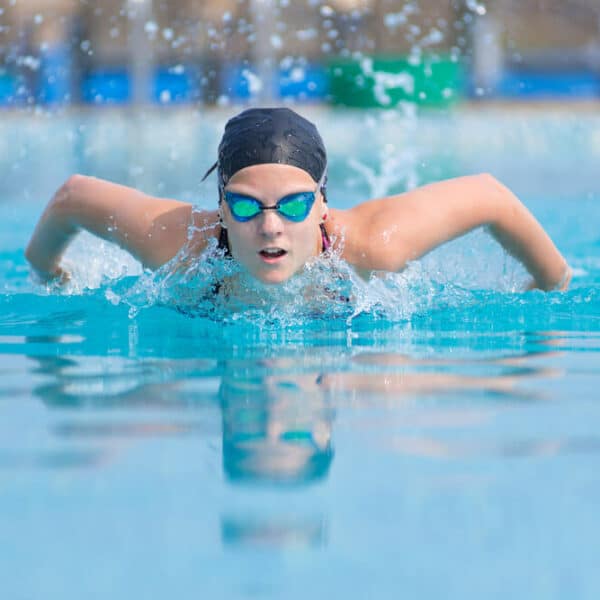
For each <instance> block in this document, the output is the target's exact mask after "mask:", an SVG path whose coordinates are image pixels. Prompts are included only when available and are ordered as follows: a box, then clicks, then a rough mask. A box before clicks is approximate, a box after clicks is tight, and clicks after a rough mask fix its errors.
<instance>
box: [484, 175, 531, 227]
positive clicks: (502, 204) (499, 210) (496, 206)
mask: <svg viewBox="0 0 600 600" xmlns="http://www.w3.org/2000/svg"><path fill="white" fill-rule="evenodd" d="M475 177H476V178H477V181H478V182H479V185H480V186H481V194H480V196H481V198H482V199H485V200H486V201H487V202H486V211H485V212H486V213H487V218H485V221H486V224H487V225H490V226H492V227H493V228H495V227H498V226H500V225H501V224H502V223H504V222H506V221H507V219H508V220H510V219H512V218H514V216H515V211H517V210H518V207H519V205H520V204H521V203H520V202H519V201H518V199H517V197H516V196H515V195H514V194H513V193H512V192H511V191H510V190H509V189H508V188H507V187H506V186H505V185H504V184H503V183H501V182H500V181H499V180H498V179H496V177H494V176H493V175H491V174H490V173H480V174H479V175H476V176H475Z"/></svg>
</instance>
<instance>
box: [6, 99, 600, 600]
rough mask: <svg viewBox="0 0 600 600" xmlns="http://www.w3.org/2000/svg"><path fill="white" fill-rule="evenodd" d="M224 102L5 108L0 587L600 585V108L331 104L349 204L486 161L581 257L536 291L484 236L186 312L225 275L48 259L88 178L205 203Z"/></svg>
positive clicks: (574, 594)
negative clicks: (60, 198) (334, 290)
mask: <svg viewBox="0 0 600 600" xmlns="http://www.w3.org/2000/svg"><path fill="white" fill-rule="evenodd" d="M227 116H228V115H227V114H226V113H225V112H223V113H210V114H207V115H202V114H188V113H185V112H182V113H152V114H145V115H133V116H132V115H128V114H127V113H119V112H114V113H113V112H107V113H103V114H102V115H100V116H99V115H98V114H97V113H89V114H88V113H82V114H78V115H69V116H59V115H52V116H48V115H30V116H27V117H18V116H10V115H8V114H5V115H2V118H1V119H0V133H1V135H0V166H1V168H2V173H3V175H4V176H3V177H2V178H1V180H0V216H1V217H2V218H1V220H0V509H1V510H0V581H1V582H2V597H3V598H10V599H11V600H12V599H14V600H17V599H18V600H21V599H23V600H31V599H37V598H45V599H46V598H60V599H70V598H82V597H85V598H107V597H111V598H114V599H116V598H131V597H136V598H165V597H169V598H178V599H185V598H218V599H220V598H307V597H311V598H325V597H329V598H338V597H339V598H367V597H375V598H397V597H404V596H406V597H412V598H461V599H464V598H503V599H504V598H509V597H512V598H527V599H531V598H544V599H546V598H566V599H569V600H572V599H578V598H586V599H587V598H590V599H591V598H597V597H598V594H599V593H600V570H599V569H598V556H599V555H600V554H599V551H600V542H599V541H598V540H599V539H600V520H599V517H598V505H599V502H600V475H599V469H598V464H599V462H598V461H599V457H600V434H599V433H598V430H599V424H600V404H599V400H600V391H599V390H600V371H599V364H600V362H599V350H600V292H599V288H598V282H599V281H600V182H599V180H598V178H597V164H598V159H599V158H600V114H597V113H594V112H590V111H588V112H581V111H570V112H567V111H554V112H553V111H550V110H549V109H546V110H543V111H542V110H537V111H533V110H526V111H514V110H513V111H508V110H499V109H495V110H492V109H488V110H482V109H480V110H477V111H475V110H470V111H469V110H463V111H462V112H458V113H456V114H454V115H451V116H436V115H424V116H423V117H421V118H419V119H418V120H414V119H412V118H410V115H408V116H407V115H404V116H398V115H393V114H390V113H387V114H385V115H381V114H368V115H365V113H352V112H329V111H326V110H319V109H314V112H312V113H311V114H310V115H309V116H311V117H312V118H313V119H314V120H315V121H317V123H319V125H320V127H321V129H322V130H323V135H324V138H325V141H326V143H327V145H328V147H329V149H330V153H331V177H330V198H331V202H332V204H333V205H334V206H338V207H344V206H350V205H352V204H354V203H355V202H357V201H359V200H360V199H365V198H367V197H369V196H371V195H379V194H382V193H389V192H395V191H400V190H402V189H405V188H406V187H407V186H411V185H414V184H418V183H424V182H426V181H430V180H434V179H439V178H443V177H451V176H455V175H460V174H464V173H473V172H480V171H489V172H492V173H493V174H495V175H496V176H497V177H498V178H499V179H501V180H502V181H504V182H505V183H507V184H508V185H509V186H511V187H512V189H514V191H515V192H517V193H518V194H519V195H520V196H521V197H522V198H523V200H524V201H525V202H526V203H527V205H528V206H529V207H530V209H531V210H532V211H533V212H534V214H535V215H536V216H537V217H538V218H539V219H540V221H541V222H542V223H543V225H544V226H545V227H546V228H547V230H548V231H549V232H550V234H551V235H552V237H553V238H554V239H555V240H556V242H557V245H558V246H559V248H560V249H561V250H562V251H563V253H564V254H565V256H566V257H567V259H568V260H569V262H570V263H571V264H572V266H573V267H574V270H575V277H574V280H573V285H572V288H571V290H570V291H569V292H567V293H549V294H544V293H541V292H527V293H524V292H522V291H521V290H522V289H523V286H524V282H525V281H526V277H525V274H524V273H523V271H522V269H521V268H520V267H519V266H518V265H516V264H515V263H514V262H513V261H512V260H511V259H508V258H506V257H505V256H504V255H503V253H502V252H501V251H500V250H499V249H498V248H497V247H496V246H495V245H494V244H493V243H492V242H491V241H490V240H489V239H488V238H487V237H486V235H485V234H484V233H483V232H476V233H474V234H472V235H470V236H468V237H467V238H466V239H464V240H462V241H457V242H453V243H452V244H450V245H448V246H446V247H444V248H442V249H439V250H437V251H435V252H434V253H432V254H431V255H429V256H427V257H426V258H425V259H424V260H422V261H419V262H418V263H416V264H413V265H411V266H410V267H409V269H408V270H407V271H406V272H405V273H403V274H401V275H396V276H392V277H383V278H379V279H376V280H374V281H372V282H370V283H368V284H361V283H360V282H358V281H355V280H353V279H352V277H351V274H348V273H346V274H347V275H348V276H347V277H345V278H343V284H344V285H345V286H347V287H348V286H349V291H350V293H351V294H352V301H351V302H350V303H349V304H348V303H345V304H344V305H343V306H339V305H338V304H337V303H336V302H335V299H334V300H333V301H332V302H329V303H328V302H324V303H323V302H322V303H320V304H319V303H317V304H310V303H308V301H302V302H298V300H297V298H298V296H299V294H298V288H295V287H294V285H300V287H302V286H303V285H306V286H309V288H308V289H314V285H318V284H319V283H320V281H321V279H320V278H321V276H322V273H321V272H320V270H319V268H315V269H314V273H312V275H310V276H309V277H308V280H307V281H300V283H298V282H295V283H293V284H291V286H292V287H290V288H288V289H284V290H282V291H281V292H280V293H278V294H277V298H272V297H270V298H268V299H269V300H271V302H267V301H265V296H264V294H265V290H255V291H256V294H257V297H258V298H259V300H261V299H262V300H261V301H257V302H255V303H254V304H253V305H252V306H250V305H247V306H244V305H237V306H235V305H230V306H220V307H218V309H215V311H213V312H210V310H200V311H196V312H194V311H190V310H187V311H185V312H186V313H187V314H182V313H181V312H178V311H177V310H175V308H174V307H175V306H176V305H178V301H179V305H181V304H182V303H183V304H186V303H187V304H186V306H187V308H188V309H189V306H190V302H191V303H192V304H193V302H194V301H195V300H194V298H193V297H192V300H190V293H192V292H193V291H194V286H195V285H196V284H199V285H200V284H202V283H203V282H205V280H206V273H204V272H203V271H202V270H201V269H200V270H199V271H198V272H194V273H192V275H191V276H190V278H189V279H188V280H186V281H183V282H182V281H180V280H178V281H175V280H174V279H172V278H170V277H171V276H170V275H169V274H168V273H165V272H161V273H159V274H158V275H150V274H142V273H141V270H140V268H139V265H137V264H136V263H135V262H134V261H133V260H131V259H130V258H128V257H127V256H126V255H124V254H123V253H122V252H120V251H117V250H115V249H114V248H111V247H109V246H107V245H106V244H103V243H100V242H99V241H97V240H95V239H93V238H91V237H85V236H82V237H81V238H80V239H78V240H76V242H75V244H74V245H73V247H72V248H70V249H69V252H68V255H67V257H66V260H67V261H69V263H70V264H71V268H72V271H73V280H72V282H71V283H70V284H69V286H68V287H67V288H66V289H64V290H62V291H57V290H47V289H45V288H43V287H41V286H39V285H37V284H35V283H34V282H32V281H31V280H30V278H29V272H28V269H27V266H26V263H25V261H24V258H23V248H24V246H25V244H26V242H27V239H28V236H29V235H30V233H31V231H32V228H33V225H34V223H35V219H36V218H37V216H38V215H39V214H40V212H41V210H42V208H43V205H44V203H45V202H46V201H47V200H48V199H49V198H50V196H51V194H52V192H53V190H54V189H55V188H56V187H57V186H58V185H59V184H60V183H61V181H62V180H64V179H65V178H66V177H67V176H68V175H69V174H70V173H72V172H83V173H89V174H94V175H97V176H101V177H108V178H111V179H113V180H116V181H120V182H123V183H129V184H132V185H136V186H139V187H140V188H142V189H144V190H146V191H148V192H150V193H153V194H160V195H164V196H168V197H176V198H180V199H184V200H190V201H194V202H197V203H198V204H199V205H200V206H204V207H206V206H209V205H210V203H211V202H212V198H213V189H212V184H204V185H203V186H201V185H200V184H199V178H200V177H199V175H200V174H201V173H203V172H204V170H205V168H206V166H208V165H209V164H210V163H211V162H212V160H213V157H214V152H215V145H216V141H217V140H218V136H219V132H220V128H221V127H222V124H223V122H224V120H225V118H226V117H227ZM213 183H214V182H213ZM340 268H341V269H343V266H341V267H340ZM172 284H173V285H172ZM310 286H313V287H310ZM173 290H175V291H173ZM190 290H191V291H190ZM261 294H262V296H261ZM182 299H185V302H184V300H182ZM273 305H275V306H276V307H277V310H276V311H273V310H271V307H272V306H273Z"/></svg>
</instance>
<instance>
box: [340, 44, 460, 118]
mask: <svg viewBox="0 0 600 600" xmlns="http://www.w3.org/2000/svg"><path fill="white" fill-rule="evenodd" d="M465 77H466V76H465V68H464V65H463V64H462V63H461V62H460V61H458V60H456V59H453V58H452V57H451V56H450V55H442V56H440V55H436V56H431V57H427V56H425V57H421V59H420V60H419V61H418V63H417V62H416V61H414V60H411V58H410V57H409V56H385V55H383V56H375V57H373V58H367V59H361V60H351V59H336V60H334V61H332V62H331V63H330V66H329V79H330V82H331V87H330V94H331V100H332V102H333V103H334V104H337V105H342V106H350V107H360V108H369V107H379V108H393V107H395V106H397V105H398V103H399V102H403V101H404V102H411V103H415V104H417V105H421V106H428V107H442V108H443V107H448V106H451V105H453V104H455V103H456V102H457V101H458V100H460V98H461V97H462V96H463V95H464V89H465Z"/></svg>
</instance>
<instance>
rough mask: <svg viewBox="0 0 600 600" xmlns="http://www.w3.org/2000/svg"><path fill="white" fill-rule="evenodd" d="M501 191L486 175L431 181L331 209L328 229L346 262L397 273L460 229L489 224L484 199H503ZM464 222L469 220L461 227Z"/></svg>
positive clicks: (362, 267) (358, 266)
mask: <svg viewBox="0 0 600 600" xmlns="http://www.w3.org/2000/svg"><path fill="white" fill-rule="evenodd" d="M501 188H502V186H501V185H500V184H499V183H498V182H497V181H496V180H495V179H494V178H493V177H492V176H490V175H486V174H481V175H471V176H465V177H458V178H455V179H448V180H445V181H440V182H436V183H431V184H428V185H425V186H422V187H419V188H416V189H414V190H410V191H408V192H405V193H402V194H397V195H394V196H387V197H384V198H375V199H372V200H367V201H366V202H362V203H360V204H357V205H356V206H354V207H352V208H350V209H348V210H331V211H330V214H331V223H330V224H329V225H328V230H331V233H332V234H333V236H334V237H335V238H336V243H337V244H338V246H339V248H340V250H341V253H342V256H343V258H344V259H345V260H347V261H348V262H349V263H351V264H353V265H354V266H355V267H357V268H358V269H361V270H386V271H398V270H401V269H402V268H404V267H405V266H406V263H407V262H408V261H410V260H414V259H416V258H418V257H419V256H422V255H423V254H424V253H426V252H427V251H429V250H430V249H432V248H433V247H435V246H436V245H438V244H440V243H443V242H444V241H447V240H448V239H451V238H452V237H454V236H455V231H458V230H459V229H460V230H462V229H464V228H466V229H468V228H469V227H470V226H471V224H473V226H476V225H477V224H482V223H483V222H485V220H486V219H487V217H488V215H487V214H485V215H484V214H483V212H482V210H483V207H484V206H488V205H489V203H488V204H486V203H482V202H481V199H482V198H483V197H490V196H500V195H501V194H502V193H503V192H502V189H501ZM488 212H489V211H488ZM479 213H481V214H479ZM467 214H468V215H469V218H468V219H466V218H465V215H467ZM454 221H460V222H461V227H459V226H457V225H456V224H455V223H454ZM462 221H469V222H468V223H465V225H464V227H462Z"/></svg>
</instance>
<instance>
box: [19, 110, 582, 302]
mask: <svg viewBox="0 0 600 600" xmlns="http://www.w3.org/2000/svg"><path fill="white" fill-rule="evenodd" d="M215 169H216V171H217V177H218V193H219V196H218V207H217V208H216V209H215V210H209V211H202V212H199V211H197V210H194V209H193V206H192V205H191V204H189V203H186V202H179V201H177V200H170V199H163V198H155V197H151V196H148V195H146V194H143V193H142V192H140V191H137V190H135V189H132V188H128V187H125V186H122V185H118V184H115V183H111V182H108V181H102V180H100V179H96V178H93V177H86V176H81V175H74V176H72V177H70V178H69V179H68V181H67V182H66V183H65V184H64V185H63V186H62V187H61V188H60V189H59V190H58V191H57V193H56V194H55V196H54V197H53V198H52V200H51V201H50V203H49V204H48V206H47V207H46V209H45V211H44V212H43V214H42V216H41V217H40V220H39V222H38V224H37V226H36V228H35V231H34V232H33V235H32V237H31V240H30V241H29V244H28V246H27V249H26V251H25V255H26V257H27V259H28V260H29V262H30V263H31V265H32V267H33V269H34V271H35V272H36V273H37V275H38V276H39V277H40V278H42V280H45V281H48V280H52V279H59V280H60V279H63V280H64V279H67V278H68V273H66V272H65V271H64V269H63V267H61V257H62V255H63V253H64V251H65V249H66V248H67V246H68V244H69V242H70V241H71V240H72V239H73V237H74V236H75V235H76V234H77V233H78V232H79V231H81V230H87V231H89V232H91V233H92V234H94V235H96V236H98V237H100V238H102V239H104V240H109V241H111V242H114V243H116V244H118V245H119V246H120V247H122V248H124V249H125V250H127V251H128V252H130V253H131V254H132V255H133V256H134V257H135V258H136V259H138V260H139V261H140V262H141V263H142V265H143V266H144V267H146V268H150V269H156V268H158V267H160V266H161V265H163V264H165V263H167V262H168V261H170V260H171V259H172V258H173V257H175V256H176V255H177V254H178V252H179V251H180V250H181V249H182V248H183V247H184V246H186V245H187V247H188V250H189V252H188V258H189V254H190V253H191V255H192V257H194V256H198V257H199V256H200V255H201V254H202V253H203V252H204V250H205V249H206V248H207V246H208V245H209V243H210V241H211V239H216V240H218V246H219V247H220V248H221V249H222V251H223V254H224V256H227V257H231V258H232V259H233V260H235V261H237V262H238V263H239V264H240V265H241V266H242V267H243V268H244V269H245V270H247V271H248V272H249V273H250V274H251V275H252V276H253V277H255V278H256V279H258V280H260V281H262V282H264V283H268V284H277V283H281V282H284V281H286V280H287V279H289V278H290V277H292V276H293V275H294V274H295V273H298V272H300V271H302V269H303V268H304V266H305V265H306V264H307V262H309V261H310V260H311V259H312V258H313V257H315V256H318V255H319V254H321V253H324V252H325V253H326V252H328V251H329V250H330V248H331V249H332V250H333V251H335V252H337V253H339V255H340V257H341V258H342V259H343V260H345V261H346V262H347V263H349V264H350V265H352V266H353V267H354V268H355V269H356V271H357V272H358V273H359V274H361V275H362V276H364V277H368V276H369V274H370V273H371V272H373V271H390V272H397V271H401V270H402V269H404V268H405V267H406V265H407V264H408V263H409V262H410V261H413V260H416V259H418V258H419V257H421V256H423V255H424V254H426V253H427V252H429V251H430V250H433V249H434V248H436V247H437V246H439V245H441V244H443V243H444V242H447V241H449V240H452V239H454V238H457V237H459V236H461V235H464V234H466V233H467V232H469V231H471V230H473V229H475V228H477V227H481V226H486V227H487V228H488V231H489V232H490V233H491V235H492V236H493V237H494V238H495V239H496V240H497V241H498V242H499V243H500V244H501V245H502V246H503V247H504V249H505V250H506V251H507V252H508V253H509V254H511V255H512V256H514V257H515V258H516V259H517V260H519V261H520V262H521V263H522V264H523V265H524V266H525V268H526V269H527V271H528V272H529V273H530V275H531V276H532V282H531V285H530V288H539V289H541V290H566V289H567V288H568V286H569V283H570V280H571V269H570V268H569V266H568V264H567V262H566V261H565V259H564V258H563V256H562V255H561V253H560V252H559V251H558V249H557V248H556V246H555V245H554V243H553V242H552V240H551V239H550V237H549V236H548V234H547V233H546V232H545V231H544V229H543V228H542V226H541V225H540V224H539V223H538V221H537V220H536V219H535V218H534V216H533V215H532V214H531V213H530V212H529V211H528V210H527V208H526V207H525V206H524V205H523V204H522V203H521V202H520V201H519V200H518V198H517V197H516V196H515V195H514V194H513V193H512V192H511V191H510V190H508V189H507V188H506V187H504V186H503V185H502V184H501V183H499V182H498V181H497V180H496V179H495V178H494V177H493V176H491V175H487V174H482V175H471V176H466V177H459V178H456V179H451V180H447V181H442V182H438V183H432V184H429V185H425V186H423V187H420V188H417V189H415V190H411V191H408V192H406V193H403V194H399V195H396V196H389V197H386V198H377V199H372V200H368V201H366V202H363V203H361V204H358V205H356V206H354V207H353V208H350V209H347V210H340V209H335V208H330V207H329V205H328V203H327V189H326V184H327V155H326V151H325V146H324V144H323V141H322V139H321V136H320V135H319V133H318V131H317V129H316V127H315V126H314V125H313V124H312V123H310V122H309V121H307V120H306V119H304V118H303V117H301V116H300V115H298V114H297V113H295V112H294V111H292V110H290V109H289V108H251V109H248V110H245V111H243V112H242V113H240V114H239V115H237V116H235V117H233V118H232V119H230V120H229V121H228V123H227V125H226V126H225V132H224V135H223V138H222V140H221V143H220V145H219V150H218V160H217V162H216V163H215V165H214V166H213V167H212V168H211V169H210V170H209V172H208V173H207V174H206V175H205V178H206V177H207V176H208V175H209V174H210V173H211V172H212V171H213V170H215ZM188 232H190V234H191V237H188Z"/></svg>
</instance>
